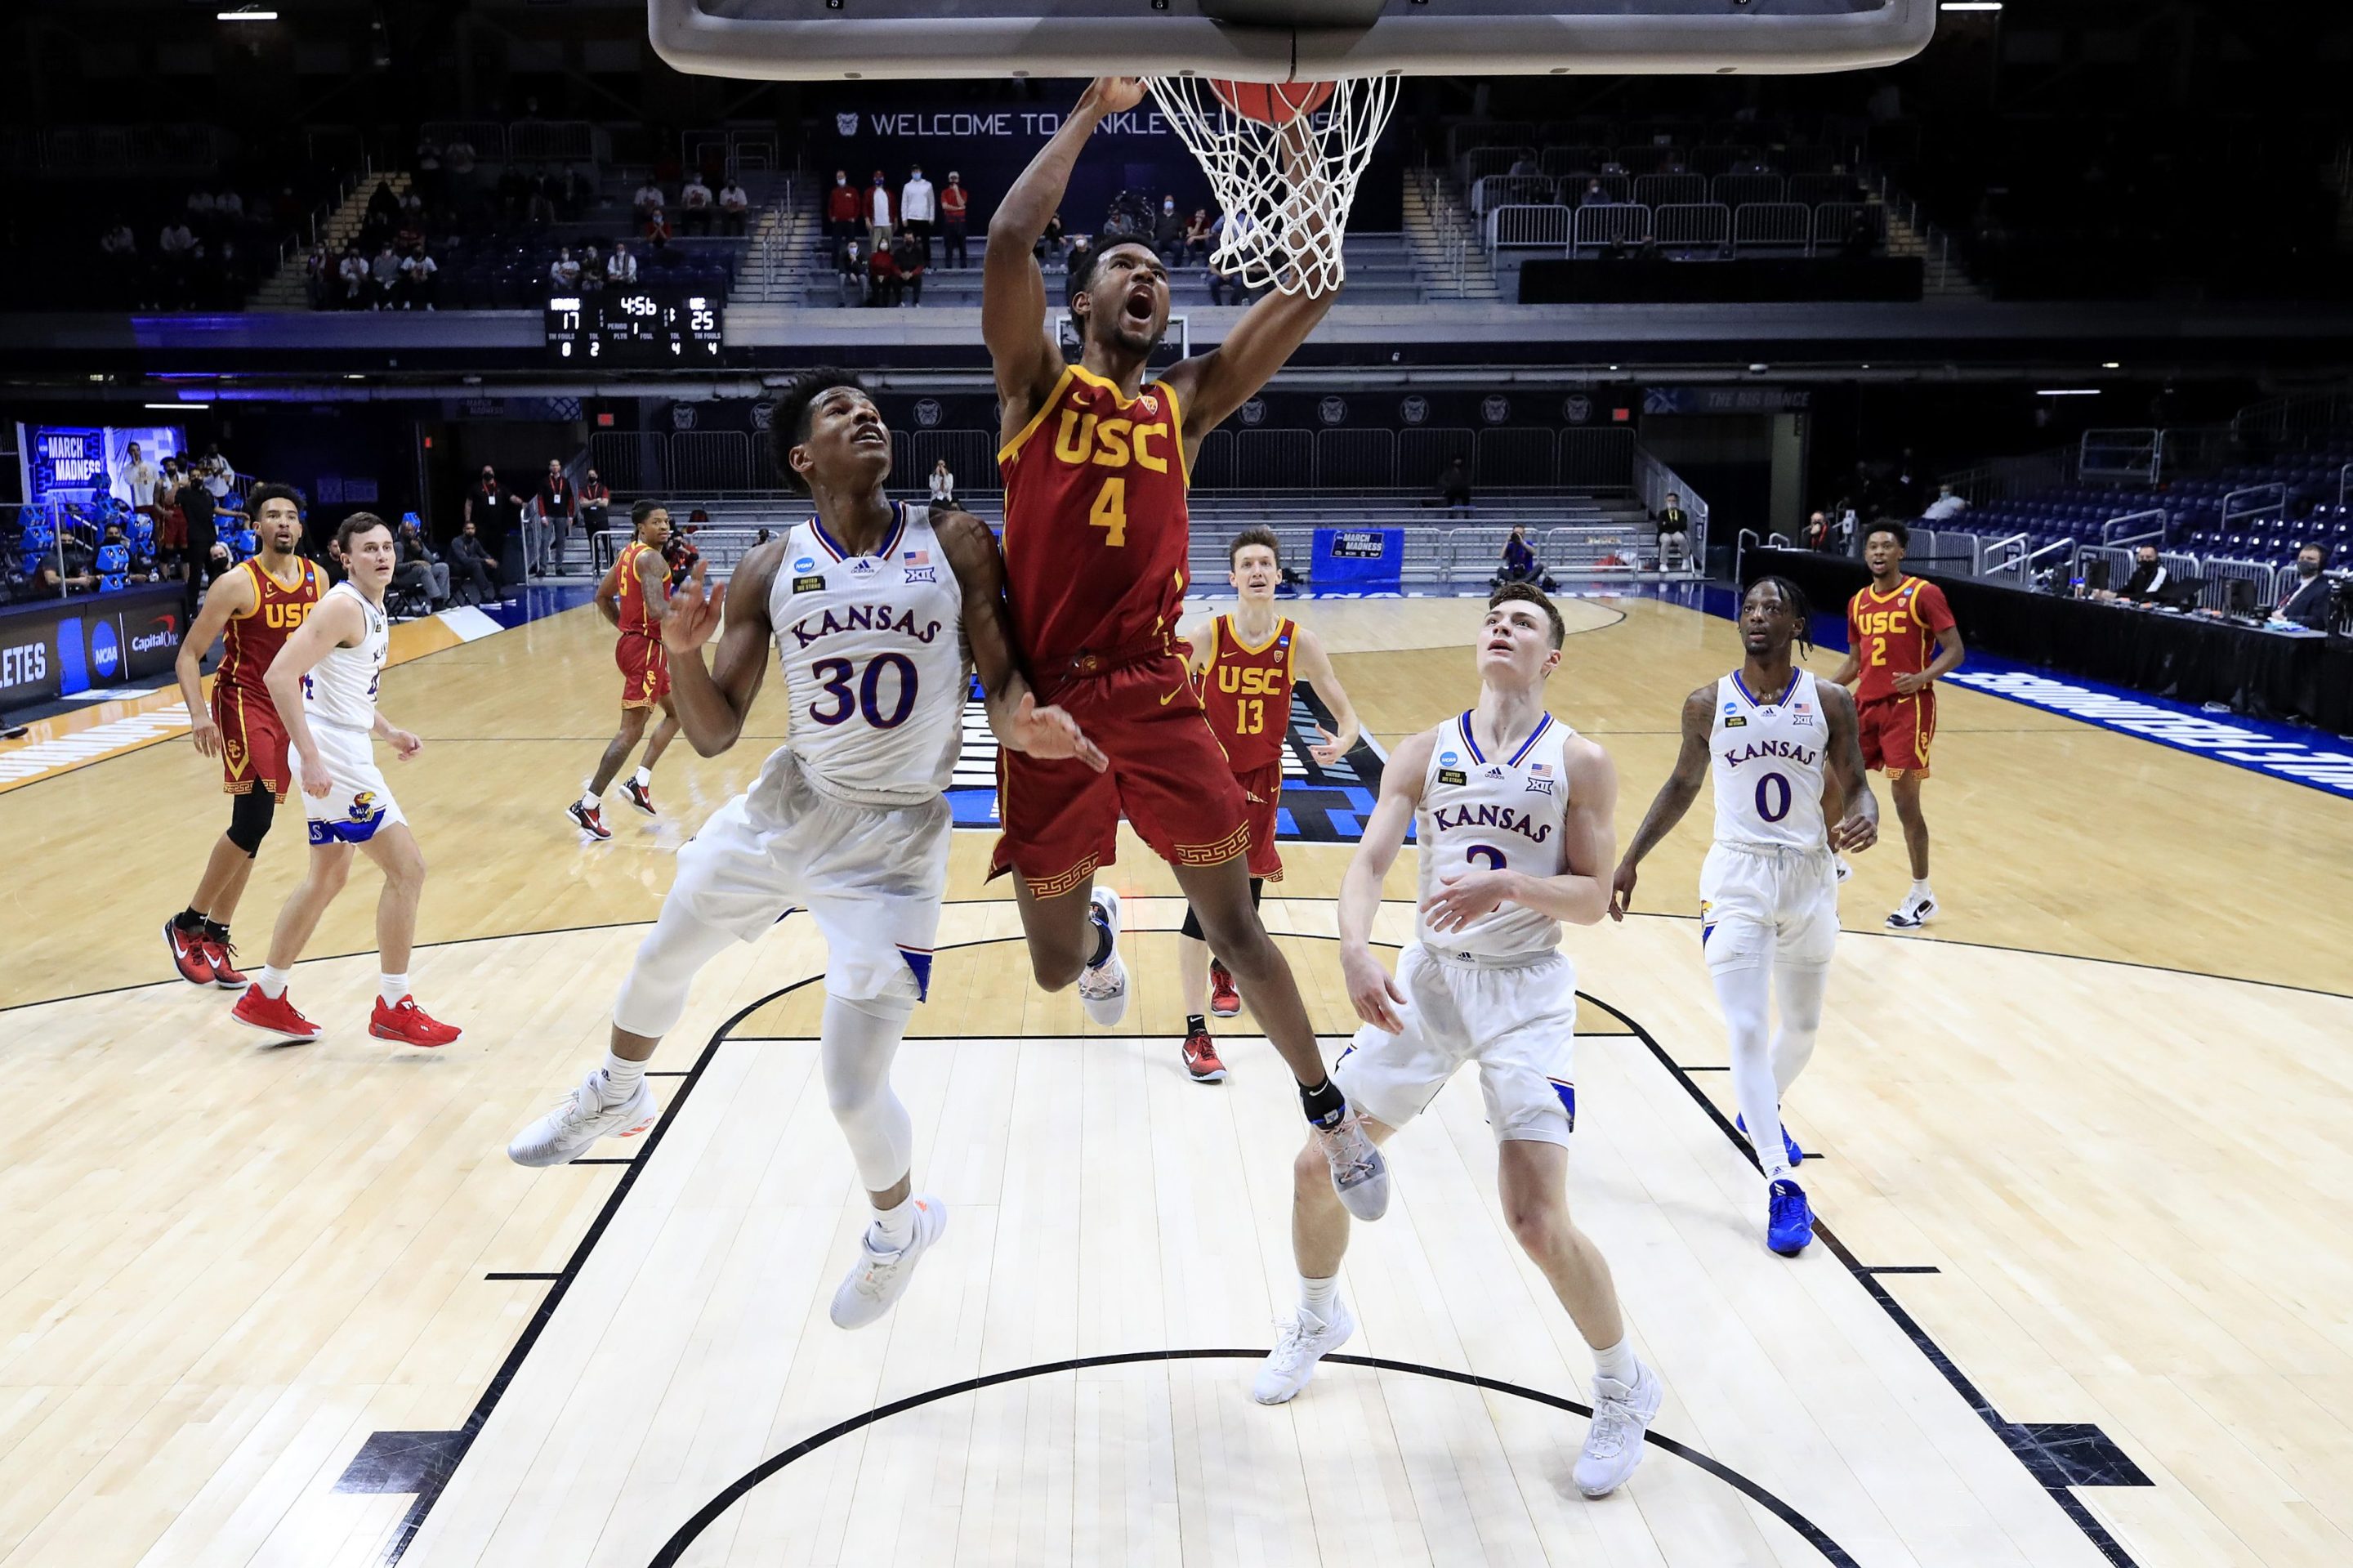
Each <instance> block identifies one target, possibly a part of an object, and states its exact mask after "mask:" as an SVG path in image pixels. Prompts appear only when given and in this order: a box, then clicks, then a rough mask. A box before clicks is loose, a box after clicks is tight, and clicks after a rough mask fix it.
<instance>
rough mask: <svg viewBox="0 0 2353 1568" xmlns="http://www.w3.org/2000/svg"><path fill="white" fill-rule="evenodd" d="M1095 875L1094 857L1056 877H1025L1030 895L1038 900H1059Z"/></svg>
mask: <svg viewBox="0 0 2353 1568" xmlns="http://www.w3.org/2000/svg"><path fill="white" fill-rule="evenodd" d="M1094 874H1095V857H1094V856H1092V855H1089V856H1087V858H1086V859H1084V860H1082V861H1081V862H1079V863H1078V864H1076V865H1074V866H1072V867H1071V869H1070V870H1068V871H1066V872H1063V873H1061V874H1059V875H1056V876H1043V877H1039V876H1025V877H1023V878H1022V880H1023V881H1024V882H1027V883H1028V884H1029V892H1030V894H1031V895H1033V896H1035V897H1039V898H1059V897H1060V896H1061V895H1063V894H1065V893H1068V892H1070V891H1071V889H1072V888H1074V887H1076V886H1078V885H1080V884H1081V883H1082V882H1084V881H1086V880H1087V879H1088V878H1089V877H1092V875H1094Z"/></svg>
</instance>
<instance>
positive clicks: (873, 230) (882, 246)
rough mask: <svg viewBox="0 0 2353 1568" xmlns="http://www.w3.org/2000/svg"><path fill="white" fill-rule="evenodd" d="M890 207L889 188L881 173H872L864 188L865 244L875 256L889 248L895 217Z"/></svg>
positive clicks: (878, 170) (879, 171) (877, 171)
mask: <svg viewBox="0 0 2353 1568" xmlns="http://www.w3.org/2000/svg"><path fill="white" fill-rule="evenodd" d="M896 216H897V215H896V213H895V212H894V211H893V209H892V206H891V187H890V185H888V184H887V183H886V182H885V181H884V180H883V178H882V171H881V170H880V169H877V170H875V171H874V178H873V180H872V182H871V184H869V185H868V186H867V188H866V243H867V244H868V246H870V247H871V249H873V251H874V253H875V254H876V255H878V256H879V255H881V253H882V252H884V251H885V250H888V249H890V248H891V228H892V223H893V221H894V219H895V217H896Z"/></svg>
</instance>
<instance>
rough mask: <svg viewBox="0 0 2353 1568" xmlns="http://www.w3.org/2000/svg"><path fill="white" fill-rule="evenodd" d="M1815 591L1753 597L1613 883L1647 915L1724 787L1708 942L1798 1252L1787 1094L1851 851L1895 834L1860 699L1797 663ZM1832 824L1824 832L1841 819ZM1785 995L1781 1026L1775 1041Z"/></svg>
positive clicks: (1810, 1019)
mask: <svg viewBox="0 0 2353 1568" xmlns="http://www.w3.org/2000/svg"><path fill="white" fill-rule="evenodd" d="M1810 615H1811V610H1810V608H1809V607H1808V605H1807V603H1806V596H1805V595H1804V594H1803V593H1801V592H1799V589H1798V587H1797V585H1796V584H1794V583H1792V582H1790V581H1789V580H1788V579H1787V578H1786V577H1759V578H1758V579H1757V581H1756V582H1755V583H1754V584H1752V585H1751V586H1750V588H1749V589H1748V593H1747V595H1746V598H1744V599H1742V600H1741V603H1740V644H1741V648H1742V650H1743V651H1744V652H1746V655H1747V656H1746V659H1744V660H1743V661H1742V662H1741V666H1740V668H1739V669H1737V670H1735V671H1734V672H1733V673H1730V674H1729V675H1726V676H1725V677H1723V678H1722V679H1721V680H1718V681H1715V682H1714V683H1711V684H1708V685H1704V686H1702V687H1701V688H1700V689H1699V690H1697V691H1695V692H1694V693H1693V694H1691V695H1690V696H1688V697H1685V698H1684V699H1683V751H1682V753H1681V754H1680V755H1679V756H1678V757H1677V758H1675V770H1674V772H1672V774H1670V775H1668V777H1667V781H1666V782H1665V783H1664V784H1662V785H1661V786H1660V787H1659V794H1658V798H1657V799H1656V800H1652V801H1651V809H1650V810H1649V811H1648V812H1647V813H1646V814H1645V815H1644V816H1643V818H1642V825H1641V827H1640V828H1638V829H1636V830H1635V832H1634V842H1632V843H1630V844H1628V845H1627V846H1626V858H1625V859H1624V860H1622V861H1620V862H1619V863H1618V871H1617V874H1616V875H1615V876H1614V877H1612V878H1611V880H1610V887H1611V893H1612V896H1611V899H1610V904H1609V914H1610V916H1611V918H1613V919H1618V920H1623V919H1624V918H1625V917H1626V911H1627V910H1629V909H1630V908H1631V907H1633V904H1634V881H1635V869H1634V868H1635V867H1636V866H1638V865H1640V864H1641V863H1642V857H1643V856H1645V855H1647V854H1649V853H1651V850H1652V849H1654V848H1655V847H1657V845H1658V842H1659V841H1660V840H1662V839H1663V838H1665V837H1666V836H1667V835H1668V834H1669V833H1671V832H1673V831H1674V827H1675V824H1676V823H1677V822H1680V821H1683V813H1684V812H1685V811H1687V810H1691V803H1692V801H1693V800H1694V799H1696V798H1697V797H1698V795H1699V787H1700V780H1701V779H1703V778H1704V777H1706V776H1707V775H1708V774H1709V773H1710V772H1711V770H1712V771H1713V773H1714V775H1715V846H1714V847H1713V848H1711V849H1710V850H1709V851H1708V852H1707V863H1706V865H1705V867H1704V869H1703V870H1702V871H1701V872H1700V877H1699V920H1700V926H1699V939H1700V946H1701V948H1702V950H1703V951H1704V953H1705V954H1706V956H1707V970H1708V974H1709V975H1710V976H1711V977H1712V978H1713V979H1714V980H1715V995H1716V1000H1717V1001H1718V1002H1720V1003H1721V1004H1722V1005H1723V1008H1724V1022H1725V1028H1726V1029H1727V1030H1728V1031H1729V1032H1730V1033H1731V1036H1732V1092H1733V1096H1734V1097H1735V1098H1736V1099H1737V1100H1738V1101H1739V1102H1740V1115H1739V1118H1738V1120H1737V1124H1736V1125H1737V1126H1738V1127H1739V1128H1740V1130H1741V1131H1742V1132H1744V1133H1746V1134H1747V1135H1748V1140H1749V1143H1750V1145H1751V1146H1752V1147H1753V1148H1754V1149H1755V1150H1757V1167H1758V1168H1759V1169H1760V1170H1762V1171H1764V1172H1765V1191H1766V1221H1765V1243H1766V1245H1767V1246H1769V1247H1771V1248H1772V1249H1773V1250H1774V1251H1775V1252H1778V1253H1779V1254H1781V1255H1783V1256H1785V1257H1795V1256H1796V1255H1798V1254H1799V1253H1800V1252H1802V1251H1804V1250H1805V1246H1806V1244H1807V1243H1808V1242H1810V1241H1811V1240H1813V1237H1814V1219H1813V1211H1812V1209H1811V1207H1810V1205H1809V1204H1808V1202H1807V1201H1806V1192H1805V1189H1804V1188H1803V1187H1802V1186H1800V1185H1799V1182H1798V1181H1797V1178H1796V1174H1795V1172H1796V1170H1797V1166H1798V1164H1799V1161H1801V1160H1804V1159H1805V1154H1804V1153H1803V1152H1802V1151H1801V1150H1799V1148H1798V1140H1797V1139H1794V1138H1792V1137H1790V1136H1789V1134H1788V1131H1787V1130H1786V1129H1784V1128H1783V1127H1782V1126H1781V1098H1782V1097H1783V1096H1784V1095H1787V1094H1788V1092H1789V1086H1790V1085H1791V1084H1792V1083H1795V1082H1796V1081H1797V1077H1798V1075H1799V1073H1801V1072H1803V1071H1805V1067H1806V1063H1807V1062H1808V1061H1809V1060H1810V1059H1811V1058H1812V1056H1813V1054H1814V1035H1815V1033H1817V1032H1818V1031H1820V1028H1821V1026H1822V990H1823V987H1824V986H1825V984H1826V983H1827V982H1828V980H1829V979H1830V966H1831V948H1833V947H1834V946H1835V945H1836V943H1837V941H1838V865H1837V862H1836V859H1835V855H1836V853H1837V852H1839V851H1841V850H1858V851H1859V850H1866V849H1869V848H1870V847H1871V846H1872V844H1873V843H1874V842H1877V840H1878V837H1879V801H1878V800H1876V799H1875V798H1874V797H1873V795H1872V793H1871V781H1870V779H1868V778H1867V777H1865V775H1864V773H1863V767H1862V751H1861V749H1860V748H1859V747H1857V745H1856V741H1855V710H1854V700H1853V699H1852V697H1850V696H1848V695H1847V694H1846V689H1845V688H1844V687H1842V686H1835V685H1830V684H1827V683H1822V682H1820V681H1817V680H1815V679H1814V676H1813V673H1812V672H1811V671H1809V670H1801V669H1799V668H1798V667H1797V662H1796V660H1795V658H1794V656H1793V655H1792V653H1791V649H1792V648H1793V647H1803V648H1807V649H1809V650H1810V649H1811V647H1812V643H1811V642H1810V641H1808V639H1807V637H1806V624H1807V621H1808V620H1809V618H1810ZM1832 818H1834V819H1835V820H1834V821H1830V825H1829V826H1828V827H1825V826H1824V823H1825V821H1828V820H1830V819H1832ZM1775 1001H1778V1002H1779V1004H1780V1011H1781V1022H1780V1027H1779V1028H1778V1029H1775V1030H1772V1031H1771V1033H1770V1041H1769V1044H1768V1041H1767V1020H1768V1018H1769V1015H1770V1012H1771V1008H1772V1004H1773V1003H1774V1002H1775Z"/></svg>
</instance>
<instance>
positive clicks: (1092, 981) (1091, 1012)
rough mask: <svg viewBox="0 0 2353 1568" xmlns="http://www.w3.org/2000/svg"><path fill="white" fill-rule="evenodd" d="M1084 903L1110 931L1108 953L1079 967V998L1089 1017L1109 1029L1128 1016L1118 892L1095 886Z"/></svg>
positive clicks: (1125, 967)
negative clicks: (1109, 952)
mask: <svg viewBox="0 0 2353 1568" xmlns="http://www.w3.org/2000/svg"><path fill="white" fill-rule="evenodd" d="M1087 904H1088V906H1089V907H1091V908H1092V910H1093V911H1094V918H1095V920H1096V921H1097V922H1098V923H1099V924H1101V925H1102V926H1103V928H1104V929H1106V930H1108V931H1109V932H1110V933H1111V956H1110V957H1108V958H1106V959H1103V962H1101V963H1099V964H1089V965H1088V966H1087V967H1086V968H1084V969H1081V970H1080V971H1079V1000H1080V1001H1083V1002H1084V1003H1086V1007H1087V1016H1088V1017H1089V1018H1092V1019H1093V1020H1094V1021H1095V1022H1097V1023H1100V1024H1102V1025H1103V1027H1104V1028H1105V1029H1109V1028H1111V1027H1112V1026H1113V1024H1115V1023H1117V1022H1119V1021H1120V1020H1121V1019H1123V1018H1125V1017H1126V1016H1127V962H1126V960H1125V959H1122V958H1121V957H1120V956H1119V895H1118V894H1116V893H1113V891H1112V890H1111V889H1110V888H1108V887H1098V888H1096V889H1095V890H1094V892H1093V893H1092V895H1090V896H1089V897H1088V899H1087Z"/></svg>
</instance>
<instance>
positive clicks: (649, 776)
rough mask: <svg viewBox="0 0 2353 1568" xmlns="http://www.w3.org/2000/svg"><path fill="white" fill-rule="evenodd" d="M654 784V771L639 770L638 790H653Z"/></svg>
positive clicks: (647, 769) (649, 769)
mask: <svg viewBox="0 0 2353 1568" xmlns="http://www.w3.org/2000/svg"><path fill="white" fill-rule="evenodd" d="M653 782H654V770H653V769H652V768H638V789H652V788H653Z"/></svg>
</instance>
